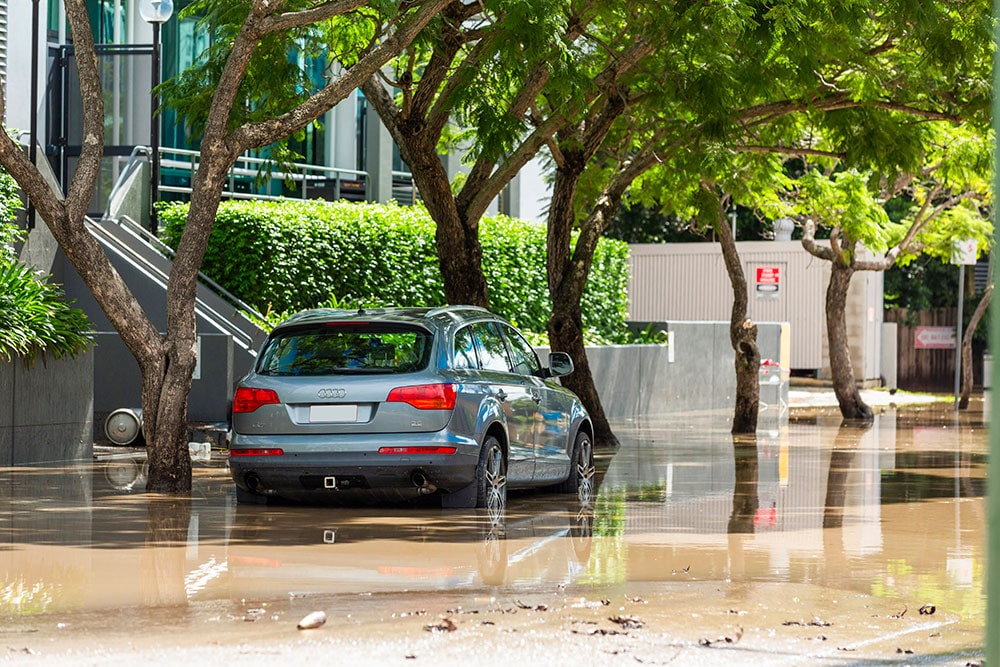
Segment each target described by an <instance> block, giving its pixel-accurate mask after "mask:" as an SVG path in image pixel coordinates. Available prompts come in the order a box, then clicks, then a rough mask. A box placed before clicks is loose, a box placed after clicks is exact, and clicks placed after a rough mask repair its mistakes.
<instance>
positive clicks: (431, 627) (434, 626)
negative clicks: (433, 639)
mask: <svg viewBox="0 0 1000 667" xmlns="http://www.w3.org/2000/svg"><path fill="white" fill-rule="evenodd" d="M424 630H427V631H428V632H454V631H455V630H458V626H457V625H455V621H453V620H451V619H450V618H448V617H447V616H442V617H441V618H440V619H439V620H438V621H437V622H436V623H428V624H427V625H425V626H424Z"/></svg>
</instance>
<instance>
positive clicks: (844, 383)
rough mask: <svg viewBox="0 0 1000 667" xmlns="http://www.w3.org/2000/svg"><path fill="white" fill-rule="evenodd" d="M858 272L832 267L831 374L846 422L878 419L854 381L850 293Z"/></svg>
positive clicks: (837, 264) (828, 311)
mask: <svg viewBox="0 0 1000 667" xmlns="http://www.w3.org/2000/svg"><path fill="white" fill-rule="evenodd" d="M853 275H854V269H853V268H851V267H850V266H847V265H845V264H844V263H843V262H840V261H837V260H834V261H833V262H832V263H831V265H830V285H829V286H828V287H827V290H826V330H827V338H828V341H829V347H830V372H831V373H832V375H833V392H834V394H836V396H837V402H838V403H839V405H840V414H841V416H843V418H844V419H863V420H870V419H873V418H874V415H873V414H872V409H871V408H870V407H868V405H867V404H866V403H865V402H864V400H862V398H861V392H860V391H859V390H858V383H857V381H856V380H855V379H854V366H853V365H852V364H851V350H850V346H849V345H848V340H847V315H846V307H847V290H848V288H849V287H850V286H851V276H853Z"/></svg>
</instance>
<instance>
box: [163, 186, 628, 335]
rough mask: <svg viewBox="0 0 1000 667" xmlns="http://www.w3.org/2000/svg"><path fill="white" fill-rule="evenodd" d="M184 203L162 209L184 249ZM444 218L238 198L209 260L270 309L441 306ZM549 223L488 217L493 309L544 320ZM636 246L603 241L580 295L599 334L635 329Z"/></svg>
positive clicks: (219, 227)
mask: <svg viewBox="0 0 1000 667" xmlns="http://www.w3.org/2000/svg"><path fill="white" fill-rule="evenodd" d="M186 215H187V205H186V204H170V205H168V206H165V207H163V208H162V209H161V210H160V221H161V224H162V229H163V231H162V236H163V240H164V241H165V242H166V243H167V244H168V245H170V246H171V247H176V246H177V243H178V242H179V240H180V235H181V232H182V231H183V226H184V221H185V217H186ZM434 234H435V226H434V223H433V221H432V220H431V218H430V216H429V215H428V213H427V212H426V210H424V209H423V208H422V207H405V206H398V205H395V204H388V205H380V204H356V203H351V202H346V201H339V202H329V203H328V202H322V201H314V202H295V201H284V202H248V201H240V202H236V201H231V202H226V203H223V204H222V205H221V206H220V207H219V212H218V215H217V219H216V224H215V227H214V229H213V231H212V237H211V239H210V241H209V247H208V251H207V253H206V256H205V262H204V264H203V270H204V271H205V272H206V273H207V274H208V275H209V276H210V277H211V278H212V279H214V280H216V281H218V282H219V283H220V284H222V285H223V286H225V287H226V289H228V290H229V291H231V292H233V293H234V294H235V295H236V296H238V297H240V298H241V299H243V300H244V301H246V302H248V303H249V304H251V305H252V306H254V307H255V308H257V309H258V310H260V311H261V312H276V313H282V312H292V311H297V310H302V309H306V308H314V307H320V306H333V307H342V306H343V305H344V304H350V305H352V306H353V305H398V306H438V305H442V304H443V303H444V287H443V284H442V280H441V273H440V271H439V269H438V259H437V251H436V246H435V241H434ZM545 234H546V230H545V228H544V227H541V226H538V225H533V224H531V223H528V222H525V221H523V220H517V219H513V218H507V217H504V216H498V217H495V218H486V219H484V220H483V221H482V224H481V227H480V241H481V243H482V248H483V272H484V274H485V275H486V280H487V283H488V284H489V289H490V295H491V307H492V308H493V310H495V311H496V312H498V313H499V314H501V315H503V316H505V317H507V318H508V319H510V320H511V321H513V322H515V323H516V324H517V325H518V326H519V327H522V328H524V329H526V330H529V331H534V332H536V333H541V332H544V331H545V330H546V325H547V322H548V318H549V314H550V312H551V301H550V299H549V294H548V286H547V285H548V283H547V280H546V276H545ZM627 284H628V246H627V245H626V244H625V243H621V242H619V241H612V240H610V239H605V240H602V241H601V243H599V244H598V246H597V252H596V253H595V257H594V265H593V269H592V270H591V277H590V280H589V281H588V285H587V290H586V292H585V294H584V298H583V318H584V326H585V327H586V328H588V329H589V330H590V332H591V337H592V338H595V339H597V338H600V339H604V340H610V341H618V342H621V341H623V340H624V339H625V337H626V336H627V331H626V326H625V319H626V316H627V313H626V310H627V305H628V298H627V295H626V288H627Z"/></svg>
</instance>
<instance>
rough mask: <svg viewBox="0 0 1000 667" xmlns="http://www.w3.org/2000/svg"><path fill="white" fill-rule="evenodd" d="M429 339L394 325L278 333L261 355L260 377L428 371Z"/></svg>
mask: <svg viewBox="0 0 1000 667" xmlns="http://www.w3.org/2000/svg"><path fill="white" fill-rule="evenodd" d="M431 340H432V339H431V334H430V333H428V332H427V331H425V330H423V329H419V328H415V327H405V326H394V325H377V324H376V325H336V324H331V325H327V326H319V327H315V326H309V327H303V328H297V329H289V330H287V331H283V332H280V333H278V335H276V336H275V337H274V338H272V339H271V340H269V341H268V343H267V345H266V346H265V348H264V351H263V353H262V354H261V358H260V362H259V364H258V372H259V373H261V374H262V375H349V374H359V373H369V374H379V373H412V372H414V371H419V370H422V369H424V368H426V367H427V364H428V362H429V360H430V353H431Z"/></svg>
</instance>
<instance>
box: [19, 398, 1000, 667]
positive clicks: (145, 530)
mask: <svg viewBox="0 0 1000 667" xmlns="http://www.w3.org/2000/svg"><path fill="white" fill-rule="evenodd" d="M765 425H766V420H765ZM616 427H617V432H618V434H619V436H620V438H621V441H622V443H623V446H622V447H621V448H620V449H619V450H618V451H616V452H614V453H606V454H604V455H603V456H602V457H601V458H600V460H599V463H600V466H599V467H600V479H599V487H598V494H597V497H596V500H595V502H594V503H593V504H592V505H591V506H588V507H580V506H579V504H578V503H575V502H574V499H573V498H571V497H567V496H556V495H548V494H543V493H529V494H511V497H510V500H509V507H508V510H507V513H506V516H505V517H503V520H502V521H499V522H494V521H491V520H490V518H489V517H486V516H484V515H482V514H481V513H477V512H475V511H471V510H447V511H444V510H441V509H439V508H434V507H413V506H409V507H384V506H381V507H378V506H377V507H371V506H361V507H336V506H331V507H301V506H267V507H246V506H237V504H236V502H235V498H234V496H233V489H232V485H231V483H230V482H229V478H228V475H227V471H226V469H225V457H224V453H223V452H219V451H214V452H212V458H211V460H210V461H198V462H196V464H195V466H196V467H195V491H194V493H193V494H192V497H191V498H190V499H175V498H169V497H161V496H151V495H148V494H145V493H142V492H141V491H142V483H143V479H142V460H141V456H140V455H138V454H133V453H128V452H120V453H112V454H108V453H104V454H102V455H101V456H100V457H98V459H97V460H95V461H94V462H93V463H89V462H88V463H87V464H85V465H77V466H72V467H60V468H44V467H38V468H16V469H4V470H0V489H2V490H3V491H2V492H0V493H2V494H3V495H2V497H0V503H2V506H3V509H2V512H0V530H2V535H3V544H2V546H0V564H2V566H0V567H2V571H3V574H4V580H3V587H2V590H0V601H2V602H0V604H2V616H0V633H2V644H0V651H2V653H0V656H2V658H0V659H2V660H3V661H5V662H8V663H12V664H24V665H43V664H44V665H48V664H80V665H140V664H141V665H160V664H163V665H166V664H170V665H176V664H180V663H182V662H186V663H188V664H191V665H200V664H219V665H222V664H226V665H234V664H254V665H260V664H264V665H283V664H300V665H305V664H387V665H434V666H435V667H438V666H442V665H461V666H463V667H468V666H469V665H472V664H482V665H511V664H519V665H526V664H531V665H534V664H544V665H573V666H574V667H578V666H582V665H633V664H650V663H652V664H676V665H691V664H696V665H744V664H749V665H865V664H901V665H902V664H914V665H920V664H925V665H969V664H971V665H978V664H979V663H980V662H981V661H982V655H983V641H984V624H985V606H986V605H985V599H984V588H983V581H984V574H985V552H984V539H985V535H984V534H985V525H986V516H985V504H984V473H985V459H986V451H987V444H986V430H985V428H984V425H983V420H982V411H981V407H980V408H979V409H978V410H977V409H973V410H972V411H970V412H968V413H963V414H961V415H960V416H956V413H955V412H953V411H952V410H951V404H950V403H945V404H939V405H932V406H927V405H924V406H912V407H905V408H904V407H899V408H893V407H889V408H884V409H883V410H882V412H881V414H879V415H878V416H877V418H876V420H875V422H874V424H872V425H870V427H861V426H850V425H847V426H842V425H841V424H840V419H839V417H838V416H837V415H836V414H835V412H834V411H832V410H828V409H820V408H817V409H812V410H811V411H803V410H798V411H795V412H793V414H792V418H791V420H790V421H786V420H783V419H776V420H774V423H773V424H771V425H770V426H769V427H767V428H766V429H765V430H763V431H761V432H760V433H759V434H758V437H757V439H756V442H755V443H753V442H751V443H747V442H737V443H734V442H733V439H732V438H731V437H730V436H729V434H728V430H727V428H726V426H725V424H715V423H713V422H712V421H711V420H710V419H708V418H704V419H702V418H690V419H685V420H673V421H663V420H644V421H637V422H628V423H618V424H616ZM313 612H324V613H325V615H326V619H327V620H326V622H325V624H323V625H321V626H320V627H318V628H315V629H308V630H299V629H297V625H298V624H299V622H300V621H302V620H303V619H304V618H305V617H306V616H307V615H309V614H311V613H313Z"/></svg>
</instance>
